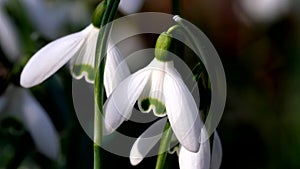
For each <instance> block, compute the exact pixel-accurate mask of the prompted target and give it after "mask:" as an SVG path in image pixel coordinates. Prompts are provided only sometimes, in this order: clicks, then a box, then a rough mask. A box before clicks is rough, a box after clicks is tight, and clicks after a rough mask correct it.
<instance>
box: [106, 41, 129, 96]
mask: <svg viewBox="0 0 300 169" xmlns="http://www.w3.org/2000/svg"><path fill="white" fill-rule="evenodd" d="M122 59H123V57H122V54H121V52H120V51H119V49H118V48H117V46H113V45H112V44H111V42H109V43H108V49H107V57H106V63H105V69H104V86H105V91H106V96H107V97H109V96H110V95H111V93H112V92H113V90H114V89H115V88H116V87H117V85H118V84H120V83H121V82H122V81H123V80H124V79H125V78H126V77H128V76H129V75H130V70H129V68H128V65H127V62H126V60H122Z"/></svg>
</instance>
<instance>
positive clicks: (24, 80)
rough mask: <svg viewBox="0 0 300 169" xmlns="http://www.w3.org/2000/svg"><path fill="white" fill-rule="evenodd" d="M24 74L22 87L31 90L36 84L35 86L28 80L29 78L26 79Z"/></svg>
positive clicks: (21, 78)
mask: <svg viewBox="0 0 300 169" xmlns="http://www.w3.org/2000/svg"><path fill="white" fill-rule="evenodd" d="M23 72H24V71H23ZM23 72H22V73H21V77H20V85H21V86H22V87H24V88H30V87H32V86H34V85H35V84H33V83H32V81H30V80H28V78H27V77H26V75H24V73H23Z"/></svg>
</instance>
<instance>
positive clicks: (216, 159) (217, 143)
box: [210, 132, 223, 169]
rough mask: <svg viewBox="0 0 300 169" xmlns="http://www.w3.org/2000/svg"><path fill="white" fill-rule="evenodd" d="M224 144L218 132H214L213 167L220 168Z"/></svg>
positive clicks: (211, 166)
mask: <svg viewBox="0 0 300 169" xmlns="http://www.w3.org/2000/svg"><path fill="white" fill-rule="evenodd" d="M222 156H223V151H222V144H221V140H220V137H219V135H218V133H217V132H215V133H214V140H213V147H212V155H211V164H210V168H211V169H219V168H220V166H221V162H222Z"/></svg>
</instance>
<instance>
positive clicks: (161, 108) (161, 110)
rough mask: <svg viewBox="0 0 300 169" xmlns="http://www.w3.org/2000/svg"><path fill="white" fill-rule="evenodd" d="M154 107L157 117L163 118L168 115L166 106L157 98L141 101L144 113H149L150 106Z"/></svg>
mask: <svg viewBox="0 0 300 169" xmlns="http://www.w3.org/2000/svg"><path fill="white" fill-rule="evenodd" d="M151 105H152V106H154V110H153V112H154V114H155V115H157V116H163V115H164V114H165V113H166V106H165V105H164V104H163V103H162V102H161V101H160V100H158V99H156V98H151V97H149V98H145V99H143V100H142V101H141V108H142V109H143V111H148V110H149V109H150V106H151Z"/></svg>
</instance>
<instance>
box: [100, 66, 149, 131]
mask: <svg viewBox="0 0 300 169" xmlns="http://www.w3.org/2000/svg"><path fill="white" fill-rule="evenodd" d="M150 74H151V71H150V70H148V69H142V70H139V71H137V72H136V73H134V74H132V75H130V76H129V77H127V78H126V79H125V80H123V81H122V82H121V83H120V84H119V85H118V87H117V88H116V89H115V90H114V92H113V93H112V94H111V96H110V97H109V98H108V100H107V101H106V102H105V104H104V131H103V133H104V134H105V135H107V134H111V133H112V132H113V131H115V130H116V129H117V128H118V127H119V126H120V125H121V123H122V122H123V121H124V120H127V119H128V118H129V117H130V115H131V112H132V108H133V106H134V104H135V102H136V100H137V99H138V97H139V96H140V94H141V92H142V90H143V89H144V87H145V86H146V84H147V82H148V79H149V76H150Z"/></svg>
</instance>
